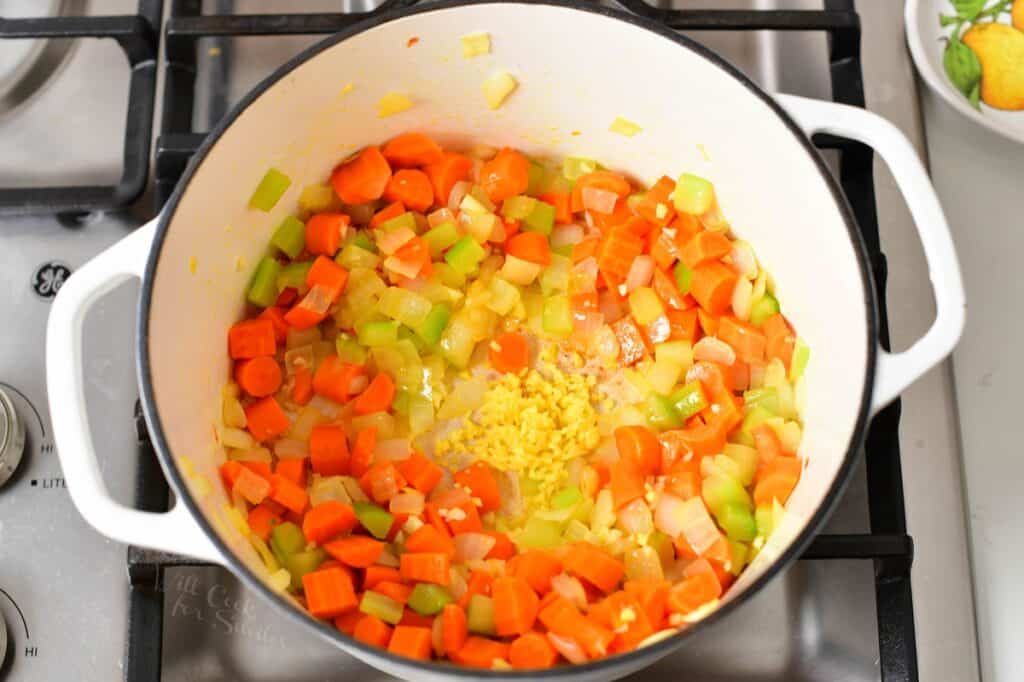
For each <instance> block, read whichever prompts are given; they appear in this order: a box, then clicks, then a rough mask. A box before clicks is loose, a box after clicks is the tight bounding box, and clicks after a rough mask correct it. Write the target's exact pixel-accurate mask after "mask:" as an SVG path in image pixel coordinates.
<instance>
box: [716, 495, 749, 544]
mask: <svg viewBox="0 0 1024 682" xmlns="http://www.w3.org/2000/svg"><path fill="white" fill-rule="evenodd" d="M717 519H718V525H720V526H721V527H722V530H724V531H725V534H726V535H728V536H729V539H730V540H736V541H737V542H750V541H751V540H753V539H754V538H755V537H757V523H756V522H755V521H754V515H753V514H751V513H750V509H749V508H748V507H746V506H744V505H743V504H739V503H736V502H727V503H725V504H723V505H722V508H721V510H720V511H719V513H718V516H717Z"/></svg>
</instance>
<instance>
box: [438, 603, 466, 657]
mask: <svg viewBox="0 0 1024 682" xmlns="http://www.w3.org/2000/svg"><path fill="white" fill-rule="evenodd" d="M468 634H469V631H468V630H467V628H466V611H465V610H464V609H463V608H462V607H461V606H459V605H457V604H446V605H445V607H444V608H443V609H441V641H442V642H443V643H444V650H445V651H458V650H459V649H461V648H462V645H463V644H465V643H466V636H467V635H468Z"/></svg>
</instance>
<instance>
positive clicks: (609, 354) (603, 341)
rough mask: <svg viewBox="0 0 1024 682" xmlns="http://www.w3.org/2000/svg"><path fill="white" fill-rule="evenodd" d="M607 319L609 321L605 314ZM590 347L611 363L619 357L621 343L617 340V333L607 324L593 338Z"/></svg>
mask: <svg viewBox="0 0 1024 682" xmlns="http://www.w3.org/2000/svg"><path fill="white" fill-rule="evenodd" d="M620 317H621V316H620ZM605 319H606V320H608V316H607V314H605ZM616 319H618V318H616ZM608 321H612V320H608ZM590 347H591V349H592V350H593V352H594V353H595V354H596V355H597V356H598V357H599V358H601V359H602V360H606V361H610V360H614V359H615V358H617V357H619V341H618V339H616V338H615V332H614V331H612V328H611V327H609V326H608V325H607V324H605V325H603V326H601V327H600V328H599V329H598V330H597V331H595V332H594V335H593V336H592V337H591V343H590Z"/></svg>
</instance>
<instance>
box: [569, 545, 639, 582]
mask: <svg viewBox="0 0 1024 682" xmlns="http://www.w3.org/2000/svg"><path fill="white" fill-rule="evenodd" d="M565 569H566V570H567V571H569V572H570V573H572V574H574V575H576V576H577V577H579V578H583V579H584V580H586V581H587V582H589V583H590V584H591V585H594V586H595V587H598V588H600V589H601V590H603V591H604V592H605V593H608V592H612V591H613V590H614V589H615V588H616V587H617V586H618V584H619V581H620V580H622V576H623V575H624V574H625V572H626V569H625V566H623V564H622V562H621V561H619V560H618V559H615V558H614V557H612V555H610V554H608V553H607V552H605V551H604V550H603V549H598V548H597V547H595V546H594V545H592V544H590V543H589V542H578V543H576V544H575V545H573V547H572V549H571V551H570V552H569V553H568V554H567V555H566V557H565Z"/></svg>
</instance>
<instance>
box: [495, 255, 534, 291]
mask: <svg viewBox="0 0 1024 682" xmlns="http://www.w3.org/2000/svg"><path fill="white" fill-rule="evenodd" d="M543 269H544V267H543V266H542V265H539V264H537V263H531V262H529V261H525V260H522V259H521V258H516V257H515V256H508V255H506V256H505V264H504V265H503V266H502V267H501V276H502V277H503V278H504V279H506V280H508V281H509V282H511V283H512V284H518V285H520V286H524V287H525V286H529V285H530V284H531V283H532V282H533V280H535V279H537V276H538V275H539V274H540V273H541V270H543Z"/></svg>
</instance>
